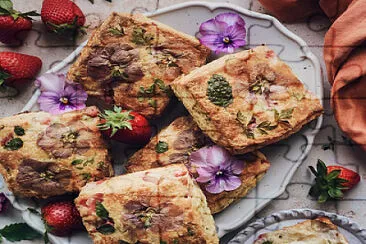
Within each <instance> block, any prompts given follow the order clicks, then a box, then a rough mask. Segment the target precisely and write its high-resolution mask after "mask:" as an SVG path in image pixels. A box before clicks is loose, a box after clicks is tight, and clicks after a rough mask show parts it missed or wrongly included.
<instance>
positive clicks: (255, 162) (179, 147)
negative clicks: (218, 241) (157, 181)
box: [126, 116, 270, 214]
mask: <svg viewBox="0 0 366 244" xmlns="http://www.w3.org/2000/svg"><path fill="white" fill-rule="evenodd" d="M211 143H212V142H210V140H209V139H208V138H207V137H206V136H205V135H204V134H203V133H202V131H201V130H200V129H199V128H198V126H197V124H196V123H195V122H194V121H193V120H192V118H191V117H190V116H187V117H180V118H177V119H176V120H174V121H173V122H172V123H171V124H170V125H169V126H168V127H166V128H164V129H163V130H161V131H160V132H159V134H158V135H156V136H155V137H154V138H152V140H151V141H150V143H149V144H147V145H146V146H145V147H144V148H143V149H141V150H139V151H137V152H136V153H135V154H134V155H132V157H131V158H129V160H128V163H127V166H126V169H127V172H136V171H142V170H147V169H150V168H156V167H162V166H166V165H169V164H174V163H183V164H185V165H187V166H188V167H189V169H190V171H191V173H192V174H193V175H194V176H197V172H196V170H195V169H194V168H193V167H190V166H189V155H190V153H191V152H193V151H195V150H197V149H199V148H201V147H203V146H205V145H209V144H211ZM241 159H242V160H243V161H245V167H244V169H243V171H242V173H241V174H240V176H239V177H240V179H241V181H242V184H241V185H240V187H239V188H237V189H235V190H233V191H228V192H221V193H219V194H212V193H209V192H207V191H206V189H205V188H206V184H203V183H199V185H200V187H201V189H202V191H203V192H204V194H205V195H206V200H207V203H208V206H209V208H210V210H211V213H212V214H215V213H218V212H220V211H222V210H224V209H225V208H226V207H228V206H229V205H230V204H231V203H233V202H234V201H236V200H238V199H241V198H243V197H244V196H245V195H247V194H248V192H249V191H250V190H251V189H252V188H254V187H255V186H256V184H257V183H258V181H259V180H260V179H261V178H262V177H263V176H264V174H265V173H266V171H267V170H268V169H269V167H270V163H269V162H268V160H267V159H266V158H265V156H264V155H263V154H262V153H260V152H259V151H255V152H253V153H248V154H246V155H242V156H241Z"/></svg>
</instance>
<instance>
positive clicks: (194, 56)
mask: <svg viewBox="0 0 366 244" xmlns="http://www.w3.org/2000/svg"><path fill="white" fill-rule="evenodd" d="M209 53H210V51H209V49H207V48H206V47H204V46H203V45H201V44H200V42H199V41H198V40H197V39H196V38H194V37H192V36H189V35H186V34H184V33H182V32H178V31H176V30H174V29H173V28H171V27H168V26H166V25H164V24H162V23H159V22H157V21H154V20H151V19H149V18H146V17H145V16H143V15H141V14H136V15H131V14H118V13H113V14H111V15H110V17H109V18H107V19H106V20H105V21H104V23H103V24H102V25H101V26H100V27H99V28H98V29H97V30H95V31H94V33H93V34H92V36H91V37H90V39H89V41H88V44H87V45H86V47H85V48H84V49H83V50H82V52H81V55H80V57H79V58H78V59H77V60H76V62H75V63H74V64H73V65H72V66H71V68H70V70H69V72H68V78H69V79H70V80H72V81H74V82H79V83H81V84H82V85H83V87H84V89H85V90H86V91H87V93H88V94H89V95H90V96H94V97H97V98H101V99H102V100H104V101H106V102H108V103H113V104H116V105H118V106H122V107H123V108H125V109H131V110H134V111H136V112H139V113H140V114H142V115H144V116H146V117H148V118H150V117H154V116H159V115H161V113H162V112H163V110H164V109H165V107H166V106H167V104H168V103H169V101H170V96H171V95H172V92H171V90H170V87H169V85H170V83H171V82H172V81H173V80H174V79H175V78H177V77H178V76H180V75H181V74H188V73H189V72H190V71H191V70H193V69H195V68H196V67H199V66H201V65H203V64H205V63H206V57H207V56H208V55H209Z"/></svg>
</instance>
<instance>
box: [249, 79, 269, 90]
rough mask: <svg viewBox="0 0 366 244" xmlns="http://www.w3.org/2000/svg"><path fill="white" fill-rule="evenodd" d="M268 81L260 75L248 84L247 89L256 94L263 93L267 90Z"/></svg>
mask: <svg viewBox="0 0 366 244" xmlns="http://www.w3.org/2000/svg"><path fill="white" fill-rule="evenodd" d="M269 86H270V84H269V81H268V80H266V79H264V78H263V77H262V76H259V77H257V79H256V80H255V82H253V83H251V84H250V85H249V91H250V92H253V93H256V94H263V93H268V92H269Z"/></svg>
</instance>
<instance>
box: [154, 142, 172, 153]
mask: <svg viewBox="0 0 366 244" xmlns="http://www.w3.org/2000/svg"><path fill="white" fill-rule="evenodd" d="M168 149H169V146H168V143H166V142H165V141H159V142H158V143H157V144H156V146H155V151H156V152H157V153H164V152H166V151H168Z"/></svg>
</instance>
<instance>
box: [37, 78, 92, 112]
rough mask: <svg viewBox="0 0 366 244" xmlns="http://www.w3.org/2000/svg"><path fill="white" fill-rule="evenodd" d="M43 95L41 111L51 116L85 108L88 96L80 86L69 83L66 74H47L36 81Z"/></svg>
mask: <svg viewBox="0 0 366 244" xmlns="http://www.w3.org/2000/svg"><path fill="white" fill-rule="evenodd" d="M36 86H38V87H40V89H41V92H42V93H41V95H40V97H39V98H38V103H39V106H40V109H41V110H43V111H46V112H49V113H51V114H61V113H65V112H68V111H72V110H80V109H83V108H85V101H86V99H87V98H88V95H87V94H86V92H85V91H84V90H83V88H82V86H81V85H80V84H76V83H72V82H70V81H68V80H67V79H66V77H65V75H64V74H54V73H46V74H44V75H42V76H41V77H39V78H38V79H37V80H36Z"/></svg>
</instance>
